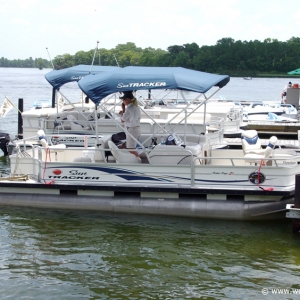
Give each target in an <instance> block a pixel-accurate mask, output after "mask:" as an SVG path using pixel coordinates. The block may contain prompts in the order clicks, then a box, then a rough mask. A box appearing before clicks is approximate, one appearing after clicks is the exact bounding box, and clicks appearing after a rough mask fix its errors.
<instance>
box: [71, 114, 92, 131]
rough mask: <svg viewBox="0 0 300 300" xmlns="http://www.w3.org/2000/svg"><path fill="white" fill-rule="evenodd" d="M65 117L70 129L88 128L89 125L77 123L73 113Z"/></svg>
mask: <svg viewBox="0 0 300 300" xmlns="http://www.w3.org/2000/svg"><path fill="white" fill-rule="evenodd" d="M67 119H68V121H69V122H70V126H71V130H88V129H90V127H89V126H85V125H82V124H80V123H78V121H77V120H76V118H75V117H74V116H73V115H67Z"/></svg>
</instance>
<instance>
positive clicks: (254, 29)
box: [0, 0, 300, 60]
mask: <svg viewBox="0 0 300 300" xmlns="http://www.w3.org/2000/svg"><path fill="white" fill-rule="evenodd" d="M299 11H300V1H299V0H209V1H207V0H205V1H204V0H180V1H179V0H81V1H79V0H9V1H6V0H2V1H1V5H0V25H1V26H0V37H1V40H0V41H1V46H0V58H1V57H4V58H7V59H9V60H12V59H26V58H29V57H32V58H33V59H35V58H40V57H42V58H45V59H49V58H52V59H53V58H55V57H56V56H57V55H63V54H66V53H68V54H71V55H74V54H75V53H76V52H78V51H89V50H91V49H95V48H96V47H97V45H98V47H99V48H100V49H101V48H105V49H113V48H115V47H116V46H117V45H119V44H126V43H127V42H132V43H135V45H136V46H137V47H141V48H143V49H144V48H147V47H152V48H155V49H158V48H160V49H163V50H167V48H168V47H169V46H173V45H183V44H189V43H196V44H198V45H199V47H201V46H204V45H207V46H210V45H215V44H216V43H217V41H218V40H220V39H222V38H232V39H234V40H235V41H238V40H241V41H251V40H259V41H262V42H263V41H264V40H265V39H266V38H271V39H277V40H279V41H287V40H288V39H290V38H291V37H293V36H294V37H300V17H299ZM97 41H99V43H98V44H97ZM47 48H48V50H47Z"/></svg>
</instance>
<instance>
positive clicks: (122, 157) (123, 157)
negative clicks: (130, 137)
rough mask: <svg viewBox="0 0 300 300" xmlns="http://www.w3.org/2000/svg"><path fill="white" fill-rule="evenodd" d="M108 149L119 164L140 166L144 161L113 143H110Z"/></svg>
mask: <svg viewBox="0 0 300 300" xmlns="http://www.w3.org/2000/svg"><path fill="white" fill-rule="evenodd" d="M108 147H109V149H110V151H111V153H112V155H113V156H114V158H115V160H116V162H117V163H128V164H140V163H141V162H142V160H141V159H140V158H139V157H137V156H135V155H134V154H131V153H129V152H128V151H126V150H120V149H119V148H118V147H117V146H116V145H115V144H114V143H113V142H112V141H108Z"/></svg>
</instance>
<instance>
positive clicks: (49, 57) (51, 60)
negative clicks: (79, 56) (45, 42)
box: [46, 48, 55, 70]
mask: <svg viewBox="0 0 300 300" xmlns="http://www.w3.org/2000/svg"><path fill="white" fill-rule="evenodd" d="M46 49H47V52H48V56H49V59H50V62H51V65H52V68H53V70H55V68H54V65H53V62H52V59H51V57H50V54H49V51H48V48H46Z"/></svg>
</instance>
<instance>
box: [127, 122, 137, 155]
mask: <svg viewBox="0 0 300 300" xmlns="http://www.w3.org/2000/svg"><path fill="white" fill-rule="evenodd" d="M137 129H138V130H137ZM127 130H128V132H129V133H130V134H131V135H132V136H133V137H134V138H135V139H137V140H139V138H140V127H133V128H128V129H127ZM126 148H127V149H128V151H129V152H130V153H131V154H134V155H135V156H137V157H139V154H138V152H137V151H136V150H135V149H136V141H135V140H134V139H133V138H132V137H131V136H130V135H129V134H126Z"/></svg>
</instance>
